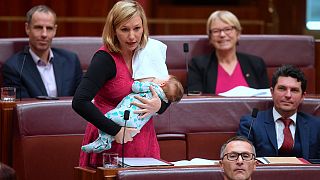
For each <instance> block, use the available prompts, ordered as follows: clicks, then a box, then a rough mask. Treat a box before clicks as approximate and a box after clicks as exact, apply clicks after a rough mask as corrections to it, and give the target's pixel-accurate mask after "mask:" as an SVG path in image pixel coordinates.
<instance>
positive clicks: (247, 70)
mask: <svg viewBox="0 0 320 180" xmlns="http://www.w3.org/2000/svg"><path fill="white" fill-rule="evenodd" d="M237 58H238V62H239V64H240V67H241V71H242V74H243V77H244V78H245V80H246V81H247V83H248V85H249V86H250V87H252V86H253V85H254V84H255V83H254V80H253V79H254V78H253V76H254V75H253V73H252V69H251V68H252V66H251V65H250V64H249V63H248V62H249V61H248V60H247V57H246V56H242V54H239V53H237Z"/></svg>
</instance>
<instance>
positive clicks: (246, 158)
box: [222, 152, 255, 161]
mask: <svg viewBox="0 0 320 180" xmlns="http://www.w3.org/2000/svg"><path fill="white" fill-rule="evenodd" d="M225 156H227V159H228V160H229V161H236V160H238V159H239V156H241V158H242V159H243V160H244V161H251V160H252V159H254V158H255V155H254V154H253V153H236V152H232V153H227V154H225V155H224V156H223V157H222V159H223V158H224V157H225Z"/></svg>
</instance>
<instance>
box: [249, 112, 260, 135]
mask: <svg viewBox="0 0 320 180" xmlns="http://www.w3.org/2000/svg"><path fill="white" fill-rule="evenodd" d="M258 112H259V110H258V109H257V108H253V109H252V113H251V117H252V121H251V124H250V128H249V132H248V137H247V139H249V138H250V133H251V129H252V126H253V122H254V120H255V119H256V118H257V115H258Z"/></svg>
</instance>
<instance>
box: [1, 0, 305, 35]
mask: <svg viewBox="0 0 320 180" xmlns="http://www.w3.org/2000/svg"><path fill="white" fill-rule="evenodd" d="M138 1H139V2H141V4H142V6H143V7H144V9H145V11H146V13H147V16H148V19H149V21H150V32H151V34H154V35H157V34H204V33H205V22H206V20H207V18H208V16H209V15H210V13H211V12H213V11H214V10H217V9H226V10H230V11H232V12H233V13H235V14H236V15H237V16H238V17H239V19H240V20H241V23H242V25H243V27H244V31H243V33H244V34H303V33H304V18H305V3H306V0H292V1H290V5H288V2H287V1H282V0H261V1H254V0H228V1H226V0H217V1H210V0H203V1H201V2H199V1H196V0H185V1H179V0H152V1H151V0H138ZM116 2H117V0H108V1H84V0H69V1H55V0H23V1H21V0H1V2H0V25H1V27H2V30H1V31H0V38H3V37H25V33H24V29H20V28H21V27H23V23H24V17H25V13H26V12H27V10H29V9H30V8H31V7H32V6H34V5H38V4H46V5H48V6H50V7H51V8H52V9H54V10H55V11H56V13H57V15H58V18H60V20H59V21H58V25H59V30H58V33H57V36H97V35H98V36H99V35H100V34H101V32H102V29H101V27H103V24H104V18H105V17H106V15H107V13H108V11H109V10H110V9H111V7H112V6H113V4H114V3H116ZM9 7H10V8H9ZM16 17H18V19H17V18H16ZM10 18H16V19H10ZM19 18H20V19H19ZM186 20H187V21H188V20H190V22H187V23H183V21H186ZM170 21H174V22H170ZM195 21H196V22H195ZM199 21H200V23H199ZM21 24H22V26H21Z"/></svg>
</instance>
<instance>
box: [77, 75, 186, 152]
mask: <svg viewBox="0 0 320 180" xmlns="http://www.w3.org/2000/svg"><path fill="white" fill-rule="evenodd" d="M150 86H151V87H152V88H153V90H154V91H155V92H156V93H157V95H158V96H159V97H160V99H161V100H163V101H165V102H168V101H169V102H178V101H180V100H181V98H182V96H183V86H182V84H181V83H180V82H179V81H178V80H177V78H176V77H175V76H172V75H169V76H168V77H167V78H165V79H160V78H144V79H140V80H136V81H134V82H133V84H132V93H130V94H129V95H127V96H126V97H124V98H123V99H122V101H121V102H120V103H119V104H118V105H117V107H116V108H114V109H112V110H111V111H109V112H107V113H106V114H105V116H106V117H107V118H109V119H111V120H112V121H114V122H115V123H117V124H119V125H120V126H124V124H125V120H124V112H125V111H126V110H129V111H130V116H129V120H127V124H126V126H127V127H131V128H137V129H138V130H140V129H141V128H142V127H143V126H144V125H145V124H146V123H147V122H148V121H149V119H150V118H151V117H152V116H153V115H155V114H150V115H148V116H146V117H144V118H141V117H139V114H135V113H133V111H135V110H139V109H140V108H139V107H138V106H135V105H132V104H131V103H132V102H134V101H138V102H140V101H139V100H138V99H136V98H135V96H141V97H145V98H148V99H151V98H152V92H151V91H150ZM135 135H136V134H132V137H134V136H135ZM112 141H114V136H111V135H109V134H107V133H105V132H103V131H101V130H99V137H98V138H97V139H96V140H95V141H94V142H92V143H90V144H87V145H84V146H82V147H81V149H82V151H84V152H87V153H90V152H94V153H100V152H102V151H105V150H108V149H110V148H111V143H112Z"/></svg>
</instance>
